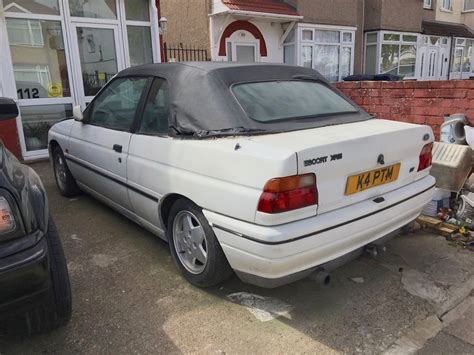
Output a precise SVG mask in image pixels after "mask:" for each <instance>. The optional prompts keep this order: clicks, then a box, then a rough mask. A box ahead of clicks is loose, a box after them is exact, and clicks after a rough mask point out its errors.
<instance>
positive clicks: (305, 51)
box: [301, 46, 313, 68]
mask: <svg viewBox="0 0 474 355" xmlns="http://www.w3.org/2000/svg"><path fill="white" fill-rule="evenodd" d="M301 60H302V61H303V66H304V67H306V68H312V67H313V46H303V47H302V53H301Z"/></svg>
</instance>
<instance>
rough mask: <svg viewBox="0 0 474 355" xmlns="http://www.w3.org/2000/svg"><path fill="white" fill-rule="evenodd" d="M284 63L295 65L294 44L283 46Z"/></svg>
mask: <svg viewBox="0 0 474 355" xmlns="http://www.w3.org/2000/svg"><path fill="white" fill-rule="evenodd" d="M283 58H284V60H283V63H286V64H292V65H294V64H295V45H294V44H289V45H286V46H283Z"/></svg>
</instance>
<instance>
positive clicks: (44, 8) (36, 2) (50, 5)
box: [3, 0, 59, 15]
mask: <svg viewBox="0 0 474 355" xmlns="http://www.w3.org/2000/svg"><path fill="white" fill-rule="evenodd" d="M3 9H4V10H5V11H6V12H16V13H28V14H30V13H32V14H42V15H59V5H58V0H3Z"/></svg>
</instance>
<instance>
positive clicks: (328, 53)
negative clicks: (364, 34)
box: [297, 24, 355, 82]
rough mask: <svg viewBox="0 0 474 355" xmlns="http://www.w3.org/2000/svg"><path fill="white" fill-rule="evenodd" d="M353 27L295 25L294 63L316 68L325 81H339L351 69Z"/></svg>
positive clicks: (351, 70) (352, 69) (352, 62)
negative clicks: (295, 48)
mask: <svg viewBox="0 0 474 355" xmlns="http://www.w3.org/2000/svg"><path fill="white" fill-rule="evenodd" d="M354 38H355V29H353V28H352V27H351V28H341V27H337V26H323V25H308V24H301V25H299V26H298V50H297V58H298V61H297V62H298V64H299V65H301V66H304V67H308V68H313V69H316V70H317V71H319V72H320V73H321V74H322V75H323V76H324V77H325V78H326V79H328V80H329V81H332V82H335V81H342V80H343V79H344V78H345V77H347V76H349V75H351V74H352V73H353V71H354Z"/></svg>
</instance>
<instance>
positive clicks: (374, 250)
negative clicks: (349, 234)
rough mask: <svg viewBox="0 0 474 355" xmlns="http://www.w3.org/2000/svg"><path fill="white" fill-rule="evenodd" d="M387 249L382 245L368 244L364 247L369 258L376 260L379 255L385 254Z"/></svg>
mask: <svg viewBox="0 0 474 355" xmlns="http://www.w3.org/2000/svg"><path fill="white" fill-rule="evenodd" d="M386 251H387V248H386V247H385V246H384V245H375V244H369V245H367V246H366V247H365V252H366V253H367V254H369V255H370V256H371V257H373V258H376V257H377V255H379V254H382V255H383V254H385V252H386Z"/></svg>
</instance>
